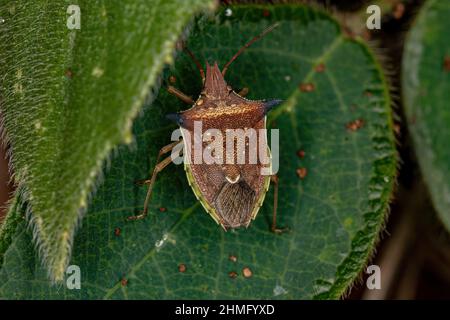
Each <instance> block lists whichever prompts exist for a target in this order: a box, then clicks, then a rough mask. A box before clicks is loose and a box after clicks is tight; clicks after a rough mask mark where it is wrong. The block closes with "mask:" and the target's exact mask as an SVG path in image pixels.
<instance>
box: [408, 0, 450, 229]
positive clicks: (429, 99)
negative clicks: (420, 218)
mask: <svg viewBox="0 0 450 320" xmlns="http://www.w3.org/2000/svg"><path fill="white" fill-rule="evenodd" d="M449 16H450V3H449V2H448V1H427V2H426V3H425V4H424V6H423V8H422V9H421V10H420V13H419V15H418V17H417V18H416V21H415V22H414V25H413V27H412V29H411V30H410V32H409V34H408V37H407V40H406V43H405V49H404V58H403V65H402V91H403V98H404V105H405V114H406V116H407V119H408V125H409V130H410V132H411V135H412V138H413V141H414V144H415V150H416V155H417V159H418V162H419V164H420V167H421V170H422V175H423V177H424V180H425V182H426V184H427V186H428V188H429V190H430V194H431V198H432V201H433V204H434V207H435V208H436V210H437V211H438V213H439V216H440V218H441V220H442V222H443V223H444V225H445V226H446V227H447V230H450V148H449V147H448V146H449V141H450V109H449V101H450V42H449V37H448V32H449V31H448V30H450V21H449V19H448V17H449Z"/></svg>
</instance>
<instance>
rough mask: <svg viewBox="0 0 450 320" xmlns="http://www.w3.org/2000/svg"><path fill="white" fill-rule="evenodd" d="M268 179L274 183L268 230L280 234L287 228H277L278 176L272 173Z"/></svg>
mask: <svg viewBox="0 0 450 320" xmlns="http://www.w3.org/2000/svg"><path fill="white" fill-rule="evenodd" d="M270 180H271V181H272V182H273V184H274V193H273V215H272V226H271V228H270V230H271V231H272V232H273V233H277V234H281V233H283V232H285V231H287V230H288V228H278V227H277V209H278V176H277V175H273V176H271V177H270Z"/></svg>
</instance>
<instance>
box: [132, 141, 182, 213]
mask: <svg viewBox="0 0 450 320" xmlns="http://www.w3.org/2000/svg"><path fill="white" fill-rule="evenodd" d="M180 143H182V142H180V141H175V142H172V143H171V144H168V145H167V146H164V147H162V148H161V150H160V151H159V153H158V157H157V159H156V163H157V164H156V166H155V168H154V169H153V173H152V176H151V178H150V179H149V180H140V181H137V183H138V184H141V185H143V184H148V190H147V195H146V197H145V201H144V209H143V211H142V213H141V214H139V215H135V216H130V217H128V218H127V220H129V221H130V220H140V219H144V218H145V217H146V216H147V214H148V204H149V202H150V198H151V196H152V191H153V185H154V184H155V181H156V176H157V175H158V173H159V172H161V171H162V170H163V169H164V168H165V167H167V166H168V165H169V164H170V163H171V162H172V157H171V156H169V157H167V158H165V159H164V160H163V161H161V162H159V159H160V158H161V156H162V155H163V154H166V153H168V152H170V151H171V150H172V149H174V148H175V147H176V146H177V145H179V144H180Z"/></svg>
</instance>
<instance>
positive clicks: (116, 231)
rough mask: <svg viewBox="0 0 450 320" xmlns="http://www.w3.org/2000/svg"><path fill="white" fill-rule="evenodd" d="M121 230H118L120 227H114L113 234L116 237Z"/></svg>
mask: <svg viewBox="0 0 450 320" xmlns="http://www.w3.org/2000/svg"><path fill="white" fill-rule="evenodd" d="M121 231H122V230H120V228H115V229H114V235H115V236H116V237H118V236H120V233H121Z"/></svg>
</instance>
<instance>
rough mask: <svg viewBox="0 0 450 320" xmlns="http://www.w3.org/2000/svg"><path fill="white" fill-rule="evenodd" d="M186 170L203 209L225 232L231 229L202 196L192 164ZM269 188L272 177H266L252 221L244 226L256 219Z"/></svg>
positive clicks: (185, 167)
mask: <svg viewBox="0 0 450 320" xmlns="http://www.w3.org/2000/svg"><path fill="white" fill-rule="evenodd" d="M268 153H269V155H270V149H269V148H268ZM184 170H185V171H186V177H187V180H188V183H189V186H190V187H191V189H192V191H193V192H194V194H195V196H196V198H197V200H198V201H200V203H201V204H202V206H203V208H205V210H206V212H207V213H209V214H210V215H211V217H212V218H213V219H214V221H216V223H217V224H220V225H221V226H222V227H223V228H224V229H225V230H226V228H227V227H230V226H226V225H225V223H224V221H223V220H222V219H221V218H220V215H219V214H218V212H217V210H216V208H215V207H214V206H213V205H212V204H211V203H210V202H209V201H208V199H206V198H205V196H204V195H203V194H202V192H201V190H200V188H199V187H198V184H197V183H196V181H195V178H194V175H193V173H192V169H191V166H190V164H188V163H186V161H185V163H184ZM269 186H270V176H266V177H265V179H264V187H263V190H262V191H261V192H260V194H259V195H258V198H257V199H256V201H255V203H254V205H253V207H252V209H251V219H250V220H249V221H248V223H247V224H243V225H242V226H245V227H248V225H249V224H250V222H251V221H252V220H254V219H255V218H256V216H257V214H258V211H259V208H260V207H261V206H262V204H263V202H264V198H265V196H266V193H267V191H268V190H269ZM232 228H233V227H232Z"/></svg>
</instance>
